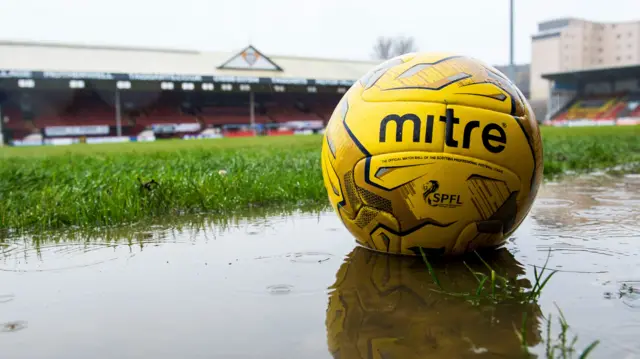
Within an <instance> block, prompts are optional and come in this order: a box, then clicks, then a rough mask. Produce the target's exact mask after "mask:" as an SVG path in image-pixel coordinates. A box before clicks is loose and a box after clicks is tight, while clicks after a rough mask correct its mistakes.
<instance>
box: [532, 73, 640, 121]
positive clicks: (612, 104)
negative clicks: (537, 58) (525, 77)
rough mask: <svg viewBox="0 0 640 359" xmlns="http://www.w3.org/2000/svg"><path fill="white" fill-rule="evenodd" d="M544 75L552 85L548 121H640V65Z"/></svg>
mask: <svg viewBox="0 0 640 359" xmlns="http://www.w3.org/2000/svg"><path fill="white" fill-rule="evenodd" d="M542 77H543V78H545V79H547V80H550V81H551V84H552V87H551V93H550V96H549V99H550V101H549V111H548V115H547V118H546V119H545V121H544V123H545V124H548V125H554V126H609V125H637V124H640V65H638V66H624V67H614V68H599V69H590V70H583V71H575V72H562V73H552V74H544V75H542Z"/></svg>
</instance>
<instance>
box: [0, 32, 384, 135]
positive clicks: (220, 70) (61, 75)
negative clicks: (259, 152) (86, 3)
mask: <svg viewBox="0 0 640 359" xmlns="http://www.w3.org/2000/svg"><path fill="white" fill-rule="evenodd" d="M0 51H1V52H3V53H11V54H12V56H3V57H0V129H2V133H3V134H4V138H5V140H6V141H7V142H9V143H11V144H14V145H34V144H65V143H74V142H83V141H84V142H91V143H94V142H121V141H132V140H133V141H136V140H141V141H142V140H153V139H156V138H167V137H178V138H188V139H190V138H199V137H221V136H255V135H290V134H307V133H314V132H319V131H322V130H323V128H324V126H325V125H326V122H327V121H328V119H329V117H330V116H331V114H332V112H333V109H334V108H335V106H336V104H337V102H338V101H339V99H340V98H341V96H342V94H343V93H344V92H345V91H346V90H347V89H348V87H349V86H351V85H352V84H353V83H354V81H355V80H357V79H358V78H360V77H361V76H362V75H364V74H365V73H366V72H367V71H368V70H369V69H371V67H373V66H375V65H376V64H377V63H378V61H349V60H333V59H314V58H302V57H291V56H273V57H267V56H266V55H264V54H263V53H261V52H260V51H258V50H257V49H256V48H255V47H253V46H248V47H246V48H245V49H243V50H242V51H240V52H238V53H226V52H211V53H205V52H198V51H186V50H165V49H138V48H125V47H107V46H84V45H73V44H59V43H38V42H18V41H0Z"/></svg>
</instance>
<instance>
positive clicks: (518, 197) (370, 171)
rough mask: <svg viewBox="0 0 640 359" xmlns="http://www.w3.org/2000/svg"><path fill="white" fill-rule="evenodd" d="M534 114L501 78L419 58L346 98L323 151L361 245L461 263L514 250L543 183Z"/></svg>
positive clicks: (334, 195)
mask: <svg viewBox="0 0 640 359" xmlns="http://www.w3.org/2000/svg"><path fill="white" fill-rule="evenodd" d="M542 157H543V156H542V144H541V139H540V130H539V127H538V124H537V122H536V119H535V117H534V114H533V111H532V110H531V107H530V105H529V103H528V102H527V101H526V99H525V98H524V96H523V95H522V93H521V92H520V90H519V89H518V88H517V87H516V86H515V85H514V84H513V83H512V82H511V81H510V80H509V79H508V78H507V77H506V76H505V75H504V74H502V73H501V72H499V71H498V70H497V69H495V68H494V67H492V66H490V65H488V64H485V63H483V62H481V61H479V60H477V59H473V58H469V57H464V56H456V55H454V54H438V53H412V54H406V55H402V56H398V57H396V58H393V59H390V60H387V61H385V62H383V63H382V64H380V65H378V66H377V67H375V68H374V69H372V70H371V71H370V72H369V73H367V74H366V75H365V76H363V77H362V78H361V79H360V80H359V81H357V82H356V83H355V84H354V85H353V86H351V88H350V89H349V90H348V91H347V92H346V93H345V94H344V96H343V97H342V99H341V100H340V102H339V103H338V105H337V106H336V109H335V110H334V112H333V114H332V116H331V119H330V120H329V123H328V124H327V128H326V130H325V134H324V139H323V143H322V161H321V162H322V174H323V178H324V184H325V188H326V190H327V193H328V196H329V200H330V202H331V204H332V206H333V208H334V209H335V211H336V212H337V213H338V215H339V216H340V218H341V220H342V222H343V223H344V225H345V226H346V227H347V229H348V230H349V231H350V233H351V234H353V236H354V237H355V239H356V241H357V242H358V243H360V244H361V245H363V246H365V247H367V248H370V249H373V250H377V251H382V252H388V253H401V254H409V255H416V254H419V253H420V248H422V249H423V251H425V252H427V253H431V254H437V255H458V254H463V253H466V252H469V251H472V250H475V249H479V248H484V247H496V246H499V245H501V244H503V243H504V241H505V240H506V239H507V238H508V237H509V235H511V234H512V233H513V232H514V231H515V230H516V228H517V227H518V226H519V225H520V223H521V222H522V220H523V219H524V218H525V217H526V215H527V213H528V212H529V210H530V208H531V205H532V203H533V201H534V199H535V197H536V194H537V192H538V188H539V186H540V182H541V179H542V168H543V158H542Z"/></svg>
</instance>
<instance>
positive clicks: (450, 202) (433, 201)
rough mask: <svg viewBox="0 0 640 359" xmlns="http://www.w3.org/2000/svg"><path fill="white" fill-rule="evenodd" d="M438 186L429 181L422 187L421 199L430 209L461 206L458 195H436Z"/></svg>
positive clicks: (435, 182)
mask: <svg viewBox="0 0 640 359" xmlns="http://www.w3.org/2000/svg"><path fill="white" fill-rule="evenodd" d="M438 189H440V184H439V183H438V181H434V180H431V181H429V182H427V183H425V184H424V186H422V190H423V192H422V198H423V199H424V200H425V201H426V202H427V203H428V204H429V205H430V206H432V207H446V208H455V207H458V206H461V205H462V202H460V195H459V194H450V193H438Z"/></svg>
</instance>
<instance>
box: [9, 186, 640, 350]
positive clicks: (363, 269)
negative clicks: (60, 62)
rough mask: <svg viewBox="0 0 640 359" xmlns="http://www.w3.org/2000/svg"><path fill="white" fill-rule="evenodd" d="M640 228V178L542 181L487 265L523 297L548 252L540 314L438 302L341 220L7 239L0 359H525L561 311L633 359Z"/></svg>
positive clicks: (407, 265) (522, 308)
mask: <svg viewBox="0 0 640 359" xmlns="http://www.w3.org/2000/svg"><path fill="white" fill-rule="evenodd" d="M639 223H640V177H638V176H633V175H628V176H625V177H610V176H604V175H595V176H589V177H582V178H579V179H575V180H570V181H563V182H559V183H546V184H545V185H544V186H543V188H542V189H541V191H540V195H539V197H538V200H537V202H536V204H535V206H534V208H533V210H532V211H531V213H530V215H529V217H528V218H527V220H526V221H525V222H524V223H523V224H522V226H521V227H520V228H519V229H518V231H517V232H516V234H515V235H514V236H513V238H512V239H511V240H510V242H509V243H508V244H507V246H506V248H505V249H502V250H499V251H497V252H495V253H492V254H491V255H489V254H487V256H486V258H485V259H486V260H487V261H488V262H489V263H490V264H491V266H492V267H493V268H494V269H496V271H498V272H499V273H501V274H502V275H504V276H505V277H509V278H513V279H517V280H519V281H520V283H522V284H523V285H526V284H528V283H529V282H530V281H531V279H532V278H533V266H542V265H543V264H544V263H545V261H546V260H547V257H548V256H549V253H550V257H549V258H548V267H550V268H552V269H557V270H558V271H559V272H558V273H557V274H556V275H555V276H554V277H553V278H552V279H551V281H550V282H549V283H548V285H547V287H546V288H545V289H544V291H543V293H542V296H541V297H540V299H539V300H538V301H537V303H533V304H518V303H506V304H498V305H491V304H482V305H473V304H472V303H469V302H468V301H466V300H465V299H464V298H457V297H453V296H450V295H447V294H442V293H439V292H437V289H438V288H437V287H436V286H435V284H434V282H433V280H432V277H431V276H430V274H429V273H428V271H427V270H426V267H425V265H424V263H423V262H421V261H420V260H419V259H415V258H407V257H397V256H388V255H382V254H376V253H373V252H370V251H367V250H365V249H362V248H357V247H356V246H355V242H354V241H353V240H352V238H351V236H350V235H349V233H348V232H347V231H346V230H345V229H344V227H343V226H342V224H341V223H340V222H339V220H338V219H337V217H336V216H335V215H334V214H333V213H332V212H322V213H317V214H310V213H306V214H302V213H300V214H296V215H282V216H268V217H261V218H254V219H242V220H237V221H235V222H228V223H225V225H221V224H220V223H219V222H217V221H212V220H211V219H207V218H201V217H198V218H195V219H194V218H187V219H185V222H184V223H182V224H181V225H179V226H177V225H175V223H173V222H169V223H166V224H164V225H163V224H160V225H153V226H151V225H148V226H132V227H127V228H123V229H122V230H120V231H111V232H106V233H93V234H91V235H90V236H89V235H86V234H82V233H76V234H59V235H42V236H39V237H37V238H35V239H34V238H33V237H21V238H12V239H5V240H4V241H3V242H0V353H1V354H0V357H1V358H3V359H4V358H7V359H13V358H16V359H21V358H29V359H37V358H66V359H70V358H82V359H85V358H123V359H124V358H157V359H160V358H172V359H173V358H330V357H332V355H333V356H334V357H339V358H403V359H405V358H407V359H408V358H414V357H429V358H476V357H482V358H493V357H495V358H504V357H521V356H520V355H521V351H522V349H521V345H520V343H521V342H520V339H519V337H518V336H517V335H516V331H518V332H522V329H523V325H522V318H523V317H522V315H523V313H527V321H526V322H525V325H524V329H525V332H526V333H527V338H526V341H527V344H528V345H529V346H531V347H532V349H531V350H532V351H533V352H537V353H539V354H540V353H543V351H544V342H543V340H544V339H545V337H546V327H545V319H544V317H543V316H547V315H548V314H549V313H551V314H552V318H557V316H558V315H557V314H558V309H557V307H558V308H560V309H561V310H562V311H563V313H564V315H565V317H566V319H567V321H568V323H569V324H570V325H571V327H570V333H569V334H570V335H571V336H573V335H577V336H578V342H577V345H576V346H577V348H583V347H584V346H586V345H587V344H589V343H590V342H591V341H593V340H600V341H601V342H600V344H599V345H598V346H597V347H596V350H595V352H594V353H593V354H594V355H593V357H612V358H632V357H636V356H640V344H639V342H638V340H637V338H638V337H639V335H640V292H639V291H638V288H640V265H638V262H639V259H640V258H638V254H639V253H640V225H639ZM483 255H484V254H483ZM469 264H470V265H471V266H472V267H474V268H481V267H482V265H481V263H479V262H477V261H475V262H474V261H473V260H470V261H469ZM434 268H435V272H436V274H437V276H438V278H439V280H440V281H441V282H442V284H443V285H445V286H446V287H447V288H448V289H450V290H452V291H458V292H465V291H473V290H474V289H475V287H476V281H475V279H474V278H473V276H472V275H471V273H470V272H469V270H468V269H467V268H466V267H465V266H464V265H463V264H462V263H460V262H457V263H434ZM556 305H557V307H556ZM553 321H554V322H555V319H553ZM556 329H557V328H555V329H554V332H553V333H552V335H554V336H555V334H556Z"/></svg>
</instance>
